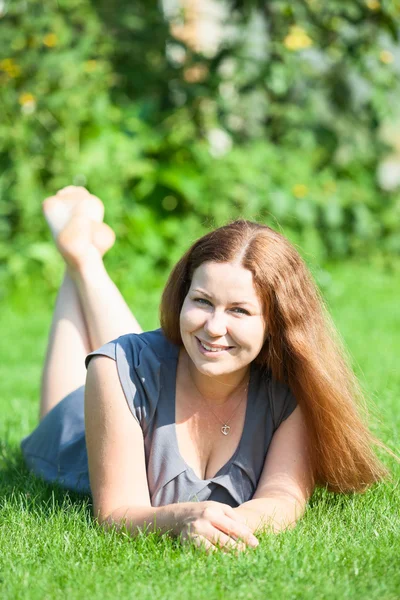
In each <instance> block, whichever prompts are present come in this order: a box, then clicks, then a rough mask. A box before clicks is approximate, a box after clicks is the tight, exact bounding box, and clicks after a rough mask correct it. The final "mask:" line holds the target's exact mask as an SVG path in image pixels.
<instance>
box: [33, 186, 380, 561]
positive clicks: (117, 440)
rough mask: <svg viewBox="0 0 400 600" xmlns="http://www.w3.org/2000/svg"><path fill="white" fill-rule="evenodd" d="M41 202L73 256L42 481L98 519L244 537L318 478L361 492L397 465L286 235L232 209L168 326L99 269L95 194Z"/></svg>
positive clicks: (103, 231) (38, 466)
mask: <svg viewBox="0 0 400 600" xmlns="http://www.w3.org/2000/svg"><path fill="white" fill-rule="evenodd" d="M44 213H45V217H46V219H47V221H48V223H49V225H50V228H51V230H52V233H53V236H54V239H55V242H56V245H57V248H58V249H59V251H60V253H61V255H62V257H63V259H64V260H65V263H66V273H65V277H64V281H63V284H62V286H61V289H60V293H59V296H58V299H57V304H56V308H55V313H54V317H53V323H52V328H51V332H50V339H49V346H48V352H47V356H46V361H45V366H44V370H43V379H42V398H41V417H42V420H41V422H40V423H39V425H38V427H37V428H36V429H35V431H34V432H33V433H32V434H31V435H30V436H29V437H27V438H26V439H25V440H23V442H22V449H23V453H24V456H25V459H26V462H27V464H28V465H29V466H30V468H31V469H32V470H33V471H34V472H35V473H37V474H38V475H40V476H42V477H43V478H45V479H46V480H47V481H57V482H58V483H59V484H60V485H63V486H64V487H66V488H69V489H73V490H76V491H82V492H85V493H91V494H92V497H93V504H94V514H95V516H96V518H98V520H99V522H101V523H103V524H104V525H105V526H107V527H110V526H114V527H122V526H124V527H127V529H128V531H130V532H131V534H132V535H136V534H137V533H138V531H139V530H141V529H143V528H144V527H146V526H152V527H156V528H157V529H158V531H159V532H160V533H169V534H171V535H174V536H177V537H179V539H180V540H181V541H185V540H190V541H191V542H192V543H194V544H195V545H196V546H201V547H205V549H206V550H207V551H211V550H213V551H214V550H216V549H217V548H222V549H224V550H227V549H230V548H233V549H236V550H244V549H246V548H248V547H253V546H257V544H258V542H257V539H256V538H255V537H254V532H258V531H262V530H272V531H275V532H278V531H281V530H283V529H285V528H286V527H292V526H293V525H294V524H295V523H296V521H297V520H298V519H299V517H300V516H301V515H302V514H303V512H304V510H305V506H306V503H307V500H308V498H309V497H310V495H311V494H312V492H313V489H314V486H315V485H316V484H317V485H322V486H327V487H328V489H331V490H334V491H339V492H351V491H356V492H357V491H360V492H361V491H363V490H365V489H366V488H367V487H368V486H369V485H371V484H372V483H374V482H376V481H379V480H380V479H382V478H384V477H388V476H389V473H388V471H387V470H386V468H385V467H384V466H383V465H382V464H381V463H380V462H379V461H378V460H377V458H376V457H375V455H374V453H373V451H372V446H373V444H377V445H380V446H381V447H383V448H386V447H385V446H384V444H382V443H381V442H380V441H379V440H377V439H375V438H373V436H372V435H371V434H370V432H369V431H368V427H367V424H366V421H365V417H362V416H361V412H360V411H361V409H362V402H361V401H362V397H361V394H360V392H359V388H358V385H357V382H356V379H355V377H354V375H353V374H352V372H351V370H350V369H349V368H348V366H347V364H346V360H345V358H344V352H343V350H342V349H341V347H340V344H339V342H338V340H337V337H336V335H335V332H334V328H333V325H332V324H331V322H330V320H329V317H328V315H327V313H326V311H325V308H324V305H323V302H322V300H321V298H320V296H319V294H318V291H317V289H316V287H315V285H314V283H313V282H312V280H311V276H310V274H309V272H308V270H307V268H306V267H305V265H304V263H303V261H302V260H301V258H300V256H299V254H298V253H297V252H296V250H295V249H294V248H293V247H292V246H291V245H290V244H289V242H288V241H287V240H286V239H285V238H284V237H283V236H282V235H280V234H279V233H277V232H275V231H273V230H272V229H270V228H269V227H266V226H264V225H261V224H257V223H251V222H248V221H236V222H234V223H231V224H229V225H226V226H225V227H221V228H219V229H217V230H215V231H213V232H211V233H209V234H207V235H206V236H204V237H202V238H201V239H200V240H198V241H197V242H196V243H195V244H193V246H192V247H191V248H190V249H189V250H188V251H187V253H186V254H185V255H184V256H183V258H182V259H181V260H180V261H179V262H178V264H177V265H176V267H175V268H174V269H173V271H172V273H171V275H170V278H169V280H168V282H167V285H166V287H165V290H164V293H163V296H162V301H161V313H160V320H161V328H160V329H157V330H155V331H151V332H145V333H143V332H142V331H141V329H140V326H139V325H138V323H137V321H136V319H135V318H134V316H133V315H132V313H131V312H130V310H129V309H128V307H127V305H126V304H125V302H124V300H123V298H122V296H121V294H120V293H119V291H118V289H117V288H116V287H115V285H114V284H113V283H112V281H111V280H110V278H109V276H108V274H107V272H106V270H105V268H104V264H103V261H102V256H103V254H104V252H106V251H107V250H108V249H109V248H110V247H111V246H112V244H113V242H114V235H113V232H112V231H111V230H110V228H109V227H107V226H106V225H105V224H104V223H103V222H102V219H103V207H102V203H101V202H100V200H99V199H98V198H95V197H94V196H91V195H90V194H89V192H87V190H85V189H84V188H75V187H69V188H65V189H64V190H60V191H59V192H58V193H57V195H56V196H54V197H52V198H49V199H47V200H46V201H45V202H44ZM110 340H111V341H110ZM85 359H86V360H85ZM85 363H86V366H87V369H88V371H87V377H86V376H85V371H84V364H85ZM387 450H388V451H389V452H390V450H389V449H387Z"/></svg>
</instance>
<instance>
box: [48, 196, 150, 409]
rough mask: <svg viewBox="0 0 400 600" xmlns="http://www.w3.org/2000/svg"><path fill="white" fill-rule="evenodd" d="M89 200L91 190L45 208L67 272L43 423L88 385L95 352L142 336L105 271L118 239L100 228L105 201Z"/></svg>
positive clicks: (51, 342)
mask: <svg viewBox="0 0 400 600" xmlns="http://www.w3.org/2000/svg"><path fill="white" fill-rule="evenodd" d="M79 195H80V196H81V197H82V196H83V197H84V201H83V202H82V201H80V200H81V199H82V198H81V199H80V198H79ZM88 196H90V195H89V194H88V192H87V191H86V190H82V189H80V188H73V187H70V188H66V189H65V190H62V191H61V192H59V193H58V194H57V196H55V197H53V198H50V199H47V200H46V201H45V203H44V212H45V216H46V219H47V221H48V222H49V225H50V228H51V229H52V232H53V235H54V238H55V240H56V244H57V247H58V249H59V250H60V252H61V254H62V256H63V258H64V260H65V262H66V263H67V271H66V275H65V277H64V281H63V283H62V286H61V289H60V292H59V295H58V298H57V303H56V308H55V312H54V317H53V322H52V326H51V331H50V338H49V343H48V349H47V354H46V360H45V366H44V370H43V375H42V394H41V408H40V416H41V418H43V417H44V416H45V414H46V413H47V412H48V411H49V410H51V408H53V406H55V405H56V404H57V403H58V402H59V401H60V400H62V398H64V397H65V396H66V395H67V394H69V393H70V392H71V391H73V390H74V389H77V388H78V387H80V386H82V385H84V383H85V379H86V370H85V365H84V360H85V356H86V355H87V354H88V353H89V352H91V351H92V350H94V349H95V348H98V347H99V346H102V345H103V344H104V343H106V342H107V341H109V340H111V339H114V338H116V337H118V336H119V335H122V334H124V333H129V332H133V333H139V332H141V331H142V330H141V328H140V325H139V324H138V322H137V321H136V319H135V317H134V316H133V315H132V313H131V311H130V310H129V308H128V306H127V304H126V303H125V301H124V299H123V298H122V295H121V294H120V292H119V291H118V289H117V287H116V286H115V284H114V283H113V282H112V281H111V279H110V277H109V276H108V274H107V272H106V270H105V267H104V264H103V260H102V255H103V254H104V252H106V251H107V250H108V249H109V248H110V247H111V246H112V244H113V243H114V239H115V238H114V234H113V232H112V231H111V230H110V228H109V227H108V226H107V225H105V224H103V223H101V222H100V221H101V218H102V214H101V215H100V216H99V205H98V203H99V202H100V201H99V200H98V199H97V198H96V199H94V200H93V202H92V203H91V201H90V198H88ZM91 198H93V197H91ZM96 202H97V204H96ZM71 207H72V208H71ZM68 211H70V214H68ZM100 213H101V210H100ZM57 218H58V222H57V220H56V219H57ZM62 221H63V222H62ZM57 227H58V230H57Z"/></svg>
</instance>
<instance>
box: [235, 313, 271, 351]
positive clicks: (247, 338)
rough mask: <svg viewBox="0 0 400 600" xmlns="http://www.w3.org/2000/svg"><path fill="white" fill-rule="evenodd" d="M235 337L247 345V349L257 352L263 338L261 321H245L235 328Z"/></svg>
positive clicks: (263, 330) (263, 329)
mask: <svg viewBox="0 0 400 600" xmlns="http://www.w3.org/2000/svg"><path fill="white" fill-rule="evenodd" d="M235 337H236V338H237V340H238V341H241V342H242V344H243V345H244V346H247V347H248V349H249V351H251V352H256V353H258V352H259V351H260V350H261V348H262V346H263V344H264V339H265V327H264V324H263V323H262V322H261V321H258V320H257V321H256V320H255V321H252V322H249V321H247V322H246V323H244V324H243V326H240V327H238V328H237V329H236V334H235Z"/></svg>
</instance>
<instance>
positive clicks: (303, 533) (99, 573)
mask: <svg viewBox="0 0 400 600" xmlns="http://www.w3.org/2000/svg"><path fill="white" fill-rule="evenodd" d="M329 273H330V276H331V278H332V281H334V282H335V284H334V285H333V284H331V285H330V286H328V288H327V292H326V295H327V299H328V302H329V305H330V308H331V311H332V313H333V316H334V318H335V321H336V323H337V325H338V328H339V330H340V332H341V333H342V335H343V337H344V338H345V341H346V343H347V345H348V347H349V349H350V352H351V355H352V356H353V358H354V365H355V368H356V371H357V373H358V374H359V375H360V376H361V379H362V381H363V384H364V386H365V388H366V389H367V391H368V394H369V396H370V397H372V399H373V401H374V403H375V405H376V409H375V414H376V418H374V420H373V423H372V429H373V431H374V433H375V434H376V435H378V436H379V437H381V438H382V439H383V440H384V441H385V442H386V443H387V444H388V445H389V446H390V447H391V448H392V449H397V450H398V448H399V446H400V444H399V431H400V399H399V396H400V369H399V367H398V357H399V355H400V336H399V335H398V332H399V331H400V313H399V310H398V307H399V291H400V289H399V284H398V282H397V280H396V277H395V276H394V275H390V274H389V273H384V272H380V271H377V270H373V269H370V268H369V267H367V266H357V265H356V264H352V263H349V264H345V265H341V266H335V267H332V268H331V269H330V270H329ZM326 277H328V278H329V275H328V274H327V275H326ZM34 296H35V295H34V294H31V296H30V298H28V297H21V296H20V297H17V298H14V300H13V302H12V303H8V304H4V303H3V305H2V306H1V307H0V308H1V310H0V324H1V331H2V344H1V346H0V381H1V389H2V393H1V396H0V411H1V412H0V414H1V419H0V598H2V599H4V600H5V599H12V600H16V599H20V598H21V599H22V598H29V599H36V598H37V599H40V600H43V599H45V598H48V599H53V598H60V597H65V598H68V599H74V598H79V599H82V598H85V599H86V600H87V599H89V598H102V599H103V598H115V597H117V598H121V599H125V598H140V599H141V600H147V599H151V600H156V599H163V600H167V599H178V598H185V599H191V598H193V599H196V600H197V599H199V600H201V599H207V600H213V599H216V598H235V599H236V598H237V599H242V598H243V599H244V598H260V599H268V600H270V599H292V598H293V599H294V598H301V599H303V598H304V599H308V598H309V599H312V600H315V599H319V598H329V599H334V598H335V599H336V598H337V599H338V600H339V599H340V600H343V599H346V598H349V599H350V598H351V599H355V598H360V599H361V598H363V599H368V600H370V599H371V598H379V599H380V600H389V599H390V600H392V599H393V600H394V599H399V598H400V560H399V549H400V494H399V485H398V480H399V474H400V466H399V465H396V463H395V462H394V461H393V460H392V459H391V458H390V457H387V456H386V455H382V454H379V455H380V456H381V457H382V458H383V460H384V462H385V463H386V464H387V465H388V466H389V467H390V468H391V469H392V471H393V473H394V480H395V482H396V483H394V484H393V483H384V484H379V485H376V486H375V487H374V488H373V489H370V490H369V491H368V492H366V493H365V494H363V495H355V496H341V495H334V494H329V493H326V492H325V491H323V490H317V491H316V492H315V494H314V496H313V497H312V499H311V500H310V502H309V506H308V508H307V512H306V515H305V517H304V518H303V519H302V521H301V522H300V523H299V524H298V526H297V527H296V528H295V529H294V530H292V531H288V532H286V533H282V534H279V535H275V536H274V535H264V536H260V545H259V547H258V548H257V549H256V550H255V551H249V552H248V553H243V554H241V555H240V556H238V557H236V556H235V555H233V554H224V553H222V552H219V553H215V554H213V555H206V554H204V553H201V552H199V551H198V550H196V549H194V548H182V547H181V546H179V544H178V543H177V542H176V541H174V540H171V539H169V538H167V537H164V538H159V537H158V536H156V535H154V534H150V535H149V536H147V537H142V538H140V539H135V540H132V539H129V538H128V537H127V536H124V535H122V534H115V533H112V534H106V533H104V532H103V531H102V530H101V529H100V528H98V527H97V526H95V525H94V524H93V523H92V521H91V516H90V504H89V503H88V501H84V500H82V499H81V498H79V497H77V496H71V495H68V494H65V493H63V492H61V491H60V490H58V489H56V488H53V487H51V486H48V485H46V484H44V483H42V482H40V481H38V480H36V479H35V478H34V477H32V476H31V475H30V474H29V473H28V472H27V470H26V469H25V467H24V466H23V463H22V460H21V455H20V451H19V441H20V439H21V438H22V437H23V436H25V435H26V434H28V433H29V432H30V431H31V429H32V428H33V427H34V425H35V422H36V415H37V404H38V394H39V379H40V370H41V363H42V360H43V356H44V350H45V344H46V336H47V331H48V328H49V324H50V317H51V301H49V299H48V298H46V297H45V296H44V295H43V297H39V298H37V297H36V298H35V299H34V307H35V308H34V309H33V308H30V306H32V304H31V303H32V299H33V297H34ZM148 304H149V303H148V298H147V297H145V296H144V297H143V298H138V301H137V306H138V316H139V318H140V319H141V320H142V322H143V324H144V325H145V326H146V327H147V328H153V327H156V326H157V323H156V320H155V318H154V316H151V315H152V314H153V315H156V314H157V309H156V306H155V305H154V306H150V307H149V306H148Z"/></svg>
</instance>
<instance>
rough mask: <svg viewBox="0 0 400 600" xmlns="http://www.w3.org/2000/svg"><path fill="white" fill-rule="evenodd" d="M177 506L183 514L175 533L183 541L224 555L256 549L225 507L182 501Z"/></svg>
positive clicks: (246, 529)
mask: <svg viewBox="0 0 400 600" xmlns="http://www.w3.org/2000/svg"><path fill="white" fill-rule="evenodd" d="M180 507H181V510H182V511H183V512H182V514H180V515H179V517H178V523H177V525H176V528H175V531H174V533H175V534H176V535H178V536H180V538H181V540H182V541H191V542H192V543H193V544H194V545H195V546H197V547H203V548H204V549H205V550H206V551H207V552H212V551H215V550H217V549H218V548H221V549H222V550H223V551H225V552H226V551H228V550H237V551H239V552H242V551H244V550H246V549H247V548H248V547H252V548H255V547H256V546H258V540H257V538H256V537H255V536H254V535H253V533H252V531H251V529H250V528H249V527H247V525H245V524H244V523H243V519H242V517H240V516H239V515H237V514H236V513H235V511H234V509H233V508H232V507H231V506H229V505H228V504H223V503H221V502H212V501H209V502H196V503H194V502H187V503H186V502H185V503H184V505H180Z"/></svg>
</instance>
